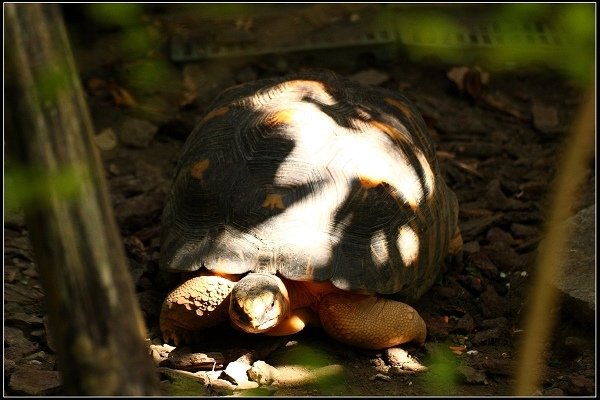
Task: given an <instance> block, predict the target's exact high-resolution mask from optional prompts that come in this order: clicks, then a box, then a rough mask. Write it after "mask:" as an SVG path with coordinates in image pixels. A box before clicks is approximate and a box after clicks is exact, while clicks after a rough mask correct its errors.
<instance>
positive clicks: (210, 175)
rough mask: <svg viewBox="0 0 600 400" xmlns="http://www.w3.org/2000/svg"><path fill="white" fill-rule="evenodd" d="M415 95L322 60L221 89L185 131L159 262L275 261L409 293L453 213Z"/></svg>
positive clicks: (437, 259)
mask: <svg viewBox="0 0 600 400" xmlns="http://www.w3.org/2000/svg"><path fill="white" fill-rule="evenodd" d="M457 216H458V203H457V200H456V196H455V195H454V193H453V192H452V191H451V190H450V189H449V188H448V187H447V186H446V184H445V183H444V181H443V179H442V177H441V174H440V170H439V166H438V163H437V160H436V156H435V151H434V146H433V144H432V142H431V139H430V137H429V136H428V134H427V128H426V126H425V123H424V122H423V119H422V118H421V116H420V115H419V113H418V111H417V109H416V107H415V106H414V105H413V104H412V103H411V102H410V101H409V100H408V99H407V98H406V97H404V96H403V95H401V94H399V93H396V92H394V91H389V90H385V89H382V88H378V87H367V86H362V85H360V84H358V83H355V82H353V81H350V80H347V79H343V78H341V77H338V76H336V75H335V74H333V73H329V72H325V71H311V72H307V73H303V74H297V75H295V76H291V77H287V78H275V79H265V80H259V81H255V82H251V83H248V84H243V85H239V86H235V87H233V88H230V89H228V90H226V91H224V92H223V93H222V94H220V95H219V96H218V97H217V98H216V99H215V100H214V101H213V103H212V105H211V106H210V107H209V108H208V109H207V111H206V113H205V114H204V116H203V118H202V119H201V121H200V122H199V123H198V125H197V127H196V128H195V129H194V130H193V131H192V133H191V134H190V136H189V137H188V139H187V141H186V143H185V145H184V148H183V152H182V155H181V158H180V160H179V162H178V166H177V170H176V175H175V178H174V181H173V185H172V188H171V192H170V194H169V197H168V200H167V204H166V207H165V209H164V212H163V216H162V228H161V229H162V232H161V268H163V269H167V270H172V271H195V270H198V269H200V268H207V269H208V270H211V271H213V272H220V273H227V274H243V273H247V272H249V271H254V272H269V273H279V274H280V275H281V276H283V277H285V278H288V279H291V280H300V281H307V280H310V281H331V282H332V283H333V284H334V285H335V286H337V287H338V288H340V289H344V290H352V291H359V292H369V293H374V292H375V293H380V294H392V293H398V294H400V295H401V297H403V298H406V299H417V298H418V297H420V296H421V294H422V293H424V292H425V291H426V290H427V289H428V288H429V287H430V286H431V285H432V284H433V281H434V280H435V278H436V276H437V275H438V273H439V271H440V264H441V262H442V260H443V258H444V257H445V255H446V254H447V250H448V244H449V241H450V238H451V237H452V235H453V234H454V232H455V229H456V226H457V218H458V217H457Z"/></svg>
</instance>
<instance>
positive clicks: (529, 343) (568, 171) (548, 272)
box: [515, 88, 596, 396]
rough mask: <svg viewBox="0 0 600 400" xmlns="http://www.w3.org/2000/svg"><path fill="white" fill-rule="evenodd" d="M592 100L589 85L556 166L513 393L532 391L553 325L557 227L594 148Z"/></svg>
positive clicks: (560, 243) (560, 234)
mask: <svg viewBox="0 0 600 400" xmlns="http://www.w3.org/2000/svg"><path fill="white" fill-rule="evenodd" d="M595 99H596V97H595V91H594V88H591V89H589V91H588V93H587V95H586V97H585V101H584V103H583V104H582V107H581V109H580V111H579V114H578V116H577V119H576V120H575V122H574V124H573V125H572V128H571V129H572V130H571V134H570V140H568V141H567V142H566V143H567V148H566V152H565V154H563V159H562V162H561V164H560V168H559V169H558V176H557V179H556V182H555V186H554V190H553V195H552V204H551V206H550V211H549V219H548V225H547V234H546V237H545V239H544V241H543V242H542V243H541V245H540V248H539V254H538V259H537V265H536V269H535V281H534V284H533V287H532V294H531V304H530V307H529V310H528V314H527V318H526V320H525V321H526V324H527V325H526V326H525V338H524V341H523V343H522V347H521V351H520V362H519V369H518V371H517V374H516V379H517V384H516V390H515V395H517V396H529V395H531V394H532V392H533V391H534V390H535V388H536V387H537V385H538V383H539V380H540V376H541V373H542V371H543V368H544V363H545V359H544V350H545V345H546V342H547V340H548V338H549V335H550V332H551V331H552V328H553V326H554V320H553V318H552V316H553V313H552V311H553V309H554V307H556V305H557V303H558V299H557V298H556V292H555V291H554V290H552V289H553V288H552V287H551V284H550V281H551V279H550V278H551V277H559V276H560V275H561V274H562V273H563V271H562V269H563V263H562V260H561V259H560V257H557V255H558V254H563V250H562V249H563V248H564V247H565V244H566V242H567V239H568V235H569V232H566V231H565V230H564V229H562V228H561V223H562V222H563V221H564V220H566V219H567V218H568V217H569V216H570V210H571V205H572V201H573V193H575V191H576V190H577V189H578V188H579V187H580V185H581V183H582V181H583V178H584V177H585V170H586V168H587V165H588V161H589V159H590V157H591V156H592V154H593V153H592V152H593V149H595V146H594V132H595V112H596V102H595Z"/></svg>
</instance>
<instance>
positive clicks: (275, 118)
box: [266, 109, 295, 125]
mask: <svg viewBox="0 0 600 400" xmlns="http://www.w3.org/2000/svg"><path fill="white" fill-rule="evenodd" d="M294 114H295V113H294V110H293V109H286V110H280V111H277V112H276V113H274V114H272V115H270V116H269V117H268V118H267V121H266V122H267V125H285V124H289V123H290V122H292V121H293V120H294Z"/></svg>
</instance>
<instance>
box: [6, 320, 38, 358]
mask: <svg viewBox="0 0 600 400" xmlns="http://www.w3.org/2000/svg"><path fill="white" fill-rule="evenodd" d="M4 343H5V344H7V345H8V347H5V348H4V357H5V358H6V359H9V360H15V361H16V360H19V359H20V358H22V357H23V356H26V355H29V354H32V353H33V352H35V351H36V350H37V349H38V345H37V344H35V343H32V342H30V341H29V340H27V339H26V338H25V336H24V335H23V331H21V330H20V329H17V328H13V327H10V326H7V327H4Z"/></svg>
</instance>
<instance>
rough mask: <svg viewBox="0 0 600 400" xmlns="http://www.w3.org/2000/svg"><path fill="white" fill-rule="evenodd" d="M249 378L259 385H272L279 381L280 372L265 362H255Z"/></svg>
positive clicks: (249, 372) (249, 371)
mask: <svg viewBox="0 0 600 400" xmlns="http://www.w3.org/2000/svg"><path fill="white" fill-rule="evenodd" d="M248 376H249V377H250V379H252V380H253V381H254V382H257V383H258V384H259V385H261V386H263V385H271V384H272V383H273V382H275V381H276V380H277V377H278V376H279V371H278V370H277V368H275V367H273V366H272V365H269V364H267V363H266V362H264V361H261V360H259V361H255V362H254V364H252V367H251V368H250V369H249V370H248Z"/></svg>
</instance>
